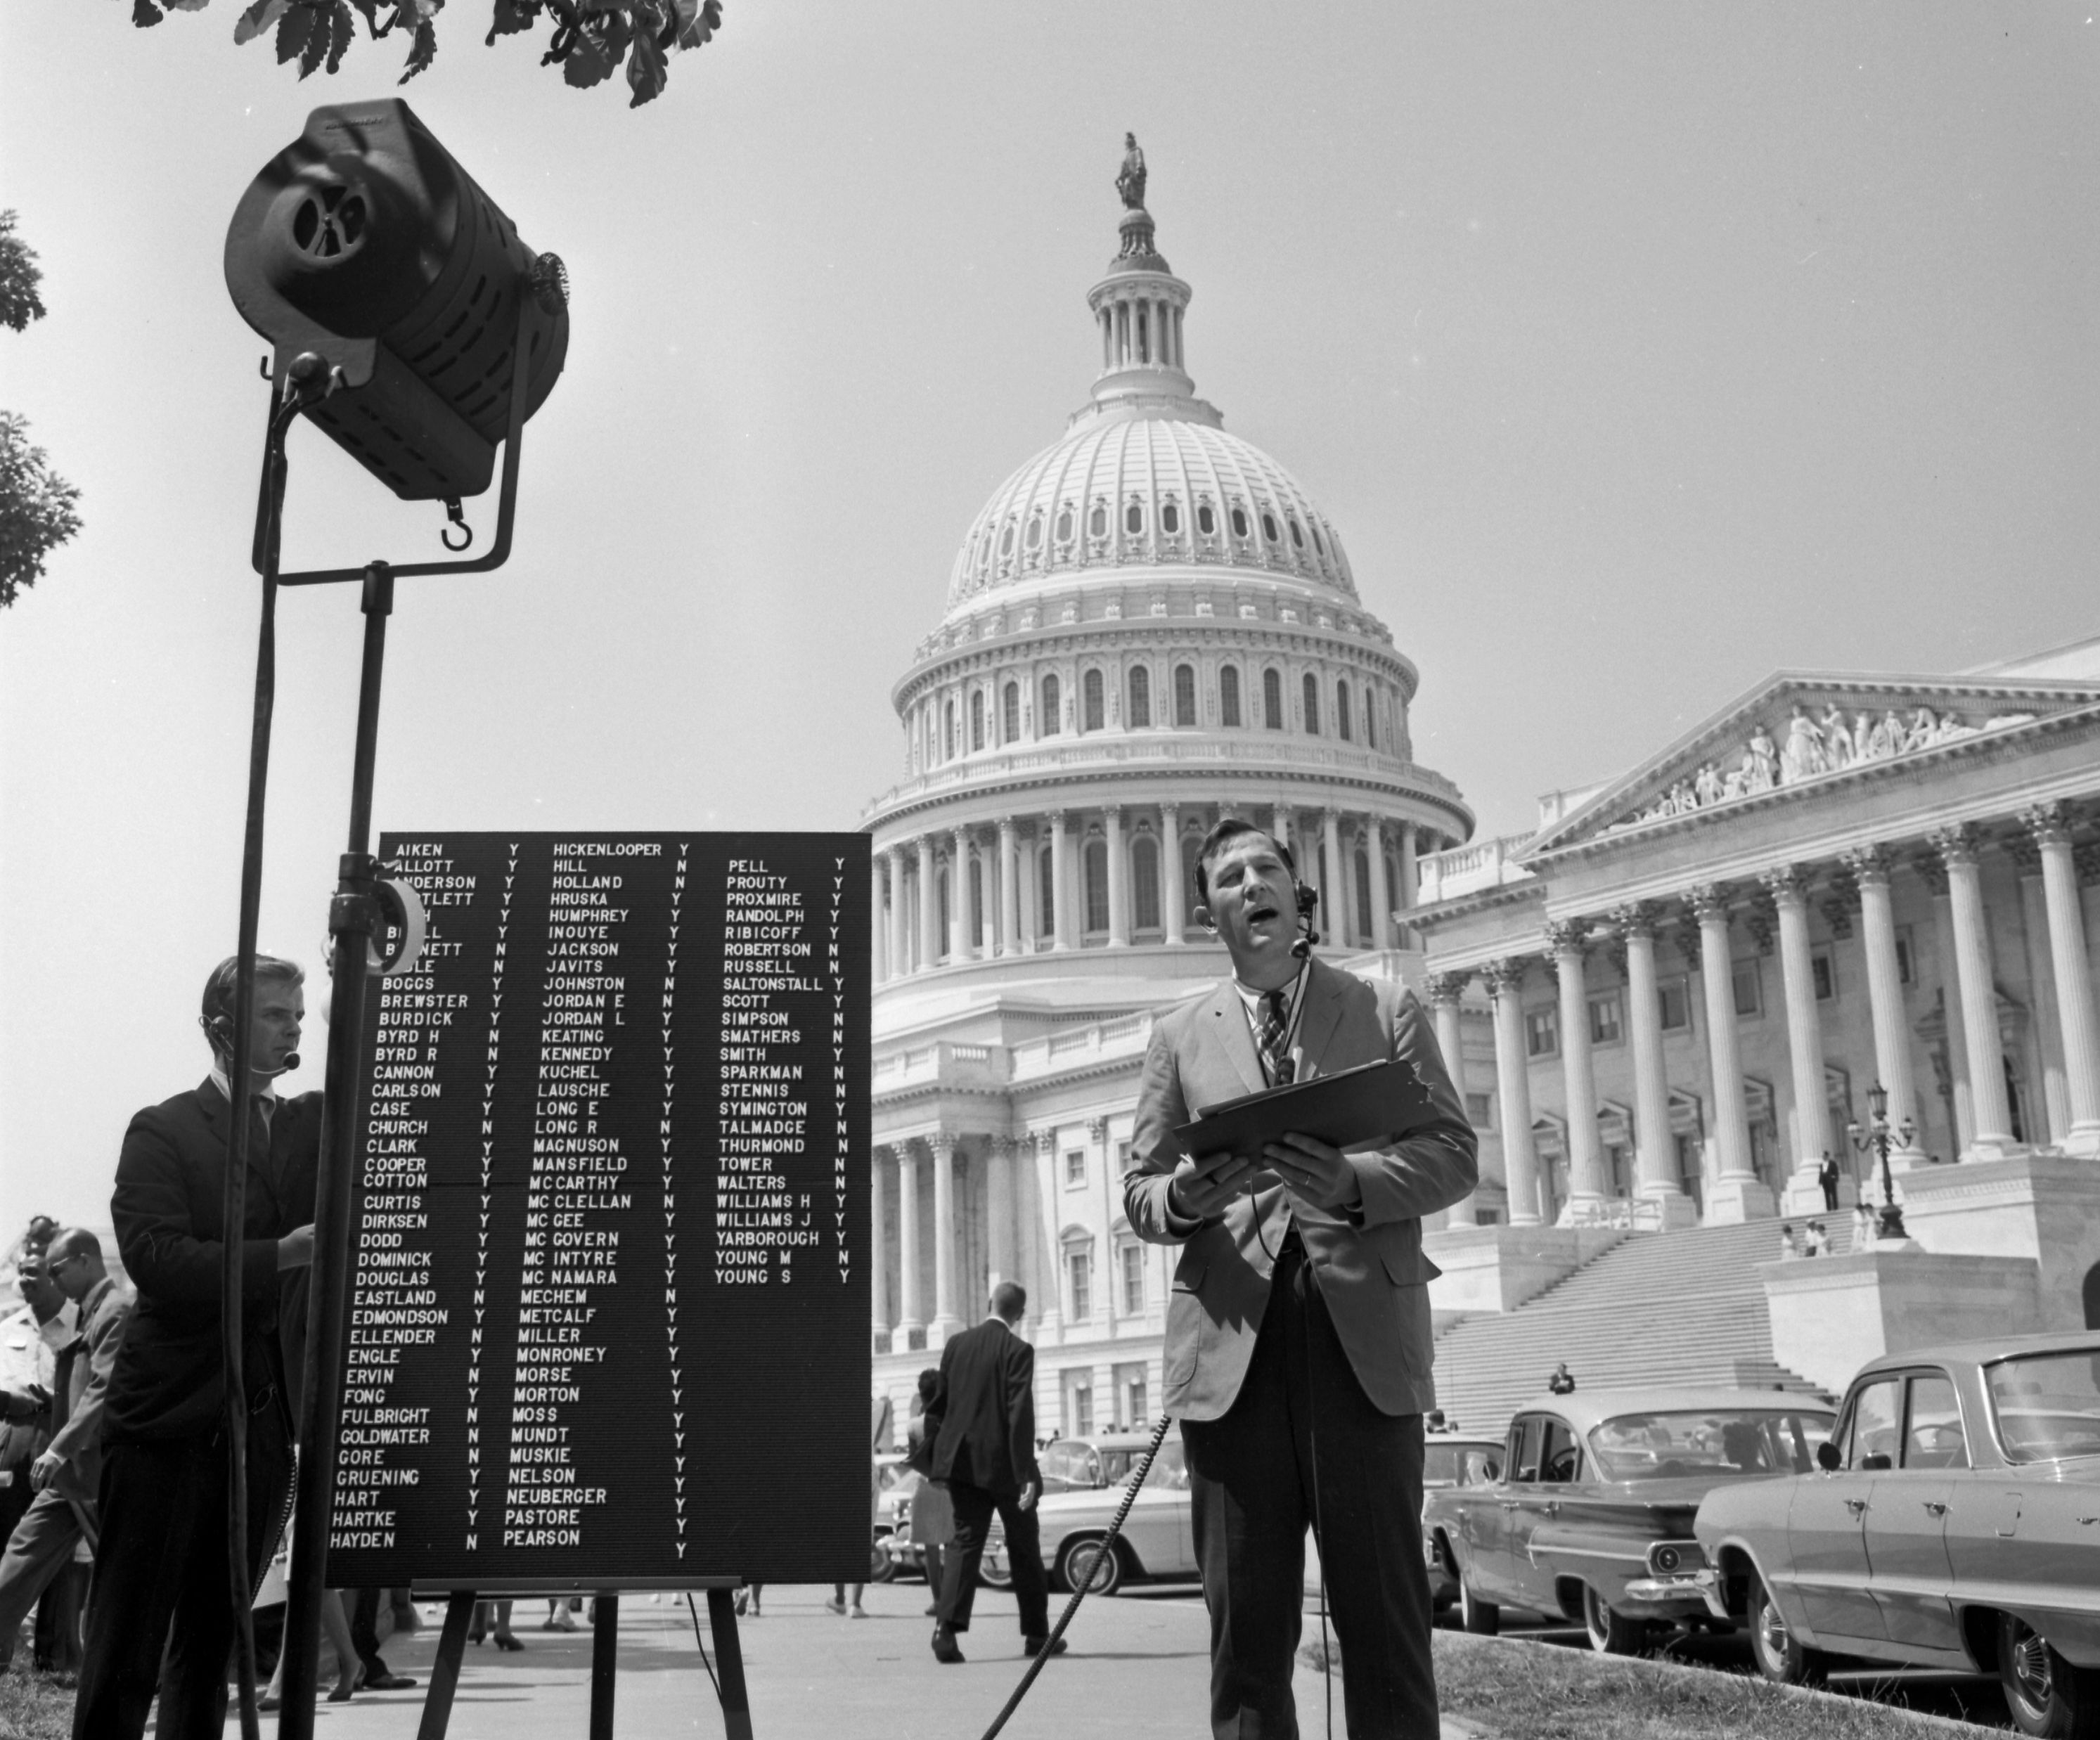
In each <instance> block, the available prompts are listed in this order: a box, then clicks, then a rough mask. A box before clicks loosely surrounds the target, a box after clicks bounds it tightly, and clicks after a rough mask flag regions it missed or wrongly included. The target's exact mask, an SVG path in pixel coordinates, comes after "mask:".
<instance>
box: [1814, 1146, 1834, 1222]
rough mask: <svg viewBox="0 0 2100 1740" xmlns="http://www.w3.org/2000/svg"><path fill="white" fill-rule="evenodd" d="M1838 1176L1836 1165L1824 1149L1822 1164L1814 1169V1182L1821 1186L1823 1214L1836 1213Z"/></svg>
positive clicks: (1828, 1152) (1826, 1149)
mask: <svg viewBox="0 0 2100 1740" xmlns="http://www.w3.org/2000/svg"><path fill="white" fill-rule="evenodd" d="M1839 1176H1840V1174H1839V1173H1838V1163H1837V1161H1836V1160H1834V1159H1832V1158H1831V1157H1830V1150H1829V1149H1828V1148H1825V1149H1824V1150H1823V1164H1821V1165H1820V1166H1819V1167H1817V1168H1815V1181H1816V1182H1817V1183H1818V1184H1820V1185H1821V1186H1823V1212H1824V1213H1825V1214H1835V1213H1837V1212H1838V1177H1839Z"/></svg>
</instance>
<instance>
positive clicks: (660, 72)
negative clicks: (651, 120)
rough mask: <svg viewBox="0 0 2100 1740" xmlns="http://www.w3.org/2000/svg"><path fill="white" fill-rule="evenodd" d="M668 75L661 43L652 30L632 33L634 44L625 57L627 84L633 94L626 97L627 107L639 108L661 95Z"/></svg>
mask: <svg viewBox="0 0 2100 1740" xmlns="http://www.w3.org/2000/svg"><path fill="white" fill-rule="evenodd" d="M669 76H670V68H669V66H668V64H667V63H666V60H665V58H664V48H663V45H662V44H661V43H660V42H658V41H657V40H656V33H655V31H654V30H637V31H636V32H635V33H634V46H633V51H631V52H630V53H629V55H628V57H627V84H628V88H629V90H631V91H633V93H634V95H633V96H632V97H630V98H629V99H628V104H627V106H628V107H629V108H641V107H642V104H644V103H647V102H649V101H651V100H652V99H655V98H656V97H658V96H660V95H663V91H664V83H665V82H666V81H667V80H668V77H669Z"/></svg>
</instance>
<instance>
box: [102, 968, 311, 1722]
mask: <svg viewBox="0 0 2100 1740" xmlns="http://www.w3.org/2000/svg"><path fill="white" fill-rule="evenodd" d="M301 978H302V974H301V973H300V970H299V969H298V966H297V965H294V964H293V962H291V961H278V960H273V959H271V958H268V957H267V956H266V957H263V958H261V959H258V961H257V962H256V965H255V1000H254V1023H253V1058H254V1061H253V1063H252V1066H251V1078H250V1080H248V1081H247V1082H245V1083H243V1084H240V1088H239V1089H238V1090H237V1097H238V1098H239V1100H240V1111H238V1112H236V1111H235V1109H234V1107H233V1105H232V1101H233V1099H234V1098H235V1097H236V1089H234V1088H233V1087H232V1085H231V1084H229V1083H228V1081H227V1071H229V1069H230V1068H231V1067H232V1051H233V1013H232V1012H233V1001H234V979H235V963H234V962H233V961H223V962H221V963H220V965H219V966H218V968H217V969H216V970H214V972H213V974H212V975H211V977H210V978H209V979H208V980H206V981H205V991H204V1007H203V1014H202V1017H201V1023H200V1024H201V1026H202V1027H203V1028H204V1030H205V1036H206V1038H207V1039H209V1040H210V1044H211V1049H212V1072H211V1075H210V1077H209V1078H208V1079H207V1080H205V1082H204V1083H203V1084H201V1085H200V1086H198V1087H196V1088H194V1089H191V1090H190V1091H189V1092H188V1093H179V1094H177V1095H176V1096H175V1097H174V1098H173V1099H171V1100H165V1101H163V1102H161V1104H160V1105H158V1106H148V1107H147V1108H146V1109H145V1110H144V1111H142V1112H140V1113H139V1114H138V1115H137V1116H135V1117H134V1118H133V1119H132V1120H131V1126H130V1128H129V1129H127V1130H126V1132H125V1133H124V1146H123V1150H122V1152H121V1154H120V1155H119V1156H118V1159H117V1189H116V1191H115V1194H114V1195H113V1196H112V1197H111V1199H110V1212H111V1214H112V1216H113V1217H114V1219H115V1221H116V1223H117V1245H118V1247H119V1248H120V1249H121V1251H122V1252H123V1255H124V1266H125V1268H126V1270H128V1271H129V1273H130V1277H131V1281H132V1284H133V1285H134V1286H135V1287H136V1288H137V1289H138V1300H137V1303H136V1304H135V1305H134V1306H133V1307H132V1311H131V1318H130V1323H128V1324H127V1325H126V1328H125V1332H124V1339H123V1343H122V1345H121V1347H120V1348H119V1349H117V1362H116V1365H115V1367H114V1368H113V1370H112V1371H111V1373H110V1377H109V1387H108V1394H107V1397H106V1398H105V1400H104V1404H103V1433H102V1445H103V1462H102V1479H101V1486H100V1507H99V1508H100V1510H101V1522H102V1540H101V1544H100V1548H99V1551H98V1552H97V1555H96V1558H95V1581H94V1584H93V1587H92V1588H91V1589H90V1593H89V1597H88V1616H87V1645H86V1658H85V1661H84V1663H83V1664H82V1669H81V1676H80V1694H79V1698H78V1699H77V1702H75V1704H74V1706H73V1736H74V1740H132V1737H135V1736H137V1735H139V1733H142V1732H143V1729H144V1727H145V1723H146V1712H147V1710H148V1706H149V1705H151V1703H152V1700H153V1694H154V1689H155V1686H156V1684H158V1686H159V1689H160V1694H161V1716H160V1722H159V1725H158V1728H157V1730H156V1732H157V1733H158V1734H159V1735H160V1736H161V1740H205V1737H206V1736H209V1737H210V1740H218V1735H219V1734H220V1733H221V1732H222V1731H223V1728H224V1725H225V1721H226V1663H227V1655H228V1653H229V1652H230V1650H231V1649H232V1644H233V1636H234V1614H233V1608H232V1600H231V1598H230V1593H229V1581H230V1579H229V1577H228V1574H227V1551H226V1543H227V1534H228V1530H229V1528H230V1526H231V1523H230V1518H229V1514H228V1511H227V1454H228V1452H227V1442H226V1433H225V1425H224V1416H225V1411H226V1391H225V1386H224V1383H223V1376H222V1371H223V1367H222V1361H221V1356H220V1345H219V1341H220V1337H219V1293H220V1283H219V1275H220V1264H221V1261H222V1252H223V1249H224V1240H225V1239H226V1238H227V1235H228V1234H227V1228H226V1226H224V1224H223V1212H224V1211H223V1195H222V1191H223V1188H224V1180H225V1174H226V1148H227V1120H229V1118H231V1117H233V1116H236V1115H245V1116H246V1117H248V1118H249V1119H250V1120H252V1122H251V1124H250V1128H249V1148H248V1181H247V1183H248V1195H247V1206H246V1215H245V1223H244V1224H243V1225H242V1226H240V1228H238V1229H237V1230H235V1232H234V1234H233V1236H236V1237H237V1238H239V1239H240V1243H241V1311H242V1315H241V1327H242V1331H243V1341H244V1349H243V1353H242V1367H243V1372H244V1376H245V1380H246V1389H247V1397H248V1479H247V1494H246V1498H247V1520H248V1544H249V1559H250V1564H249V1574H250V1575H251V1576H253V1575H256V1574H260V1572H261V1570H262V1566H263V1564H264V1562H265V1561H266V1560H267V1557H268V1555H269V1553H270V1551H271V1547H272V1546H273V1545H274V1541H273V1539H272V1537H273V1535H274V1534H275V1532H276V1524H277V1519H278V1518H279V1517H280V1515H281V1514H282V1513H283V1509H284V1503H285V1493H286V1491H287V1490H288V1489H289V1484H290V1479H291V1464H292V1410H293V1406H294V1405H295V1402H294V1398H292V1397H290V1396H289V1395H288V1394H287V1393H286V1389H285V1362H284V1357H283V1354H282V1351H281V1349H280V1347H279V1345H278V1338H277V1305H278V1296H279V1292H280V1287H281V1285H282V1283H283V1281H284V1279H285V1275H286V1274H288V1272H289V1271H291V1270H296V1269H300V1268H303V1267H305V1266H306V1265H307V1263H308V1262H310V1261H311V1260H312V1256H313V1239H314V1231H313V1226H312V1221H313V1213H314V1174H315V1166H316V1164H318V1161H319V1159H320V1128H321V1106H320V1101H321V1097H320V1094H318V1093H307V1094H302V1095H301V1096H299V1097H298V1098H297V1099H292V1100H280V1099H279V1098H278V1097H277V1095H276V1092H275V1090H274V1089H272V1087H271V1082H272V1081H273V1080H274V1079H275V1078H276V1076H278V1075H282V1074H283V1073H284V1072H285V1070H286V1069H287V1068H289V1067H291V1064H290V1062H289V1060H290V1059H291V1058H293V1054H294V1053H295V1052H296V1050H297V1048H298V1042H299V1022H300V1021H301V1019H302V1017H303V1015H304V1014H305V1009H306V1003H305V997H304V994H303V993H302V991H301V989H300V982H301Z"/></svg>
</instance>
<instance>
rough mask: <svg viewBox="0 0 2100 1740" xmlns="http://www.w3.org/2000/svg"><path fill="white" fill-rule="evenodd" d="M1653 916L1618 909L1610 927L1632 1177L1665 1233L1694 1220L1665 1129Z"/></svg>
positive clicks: (1665, 1078)
mask: <svg viewBox="0 0 2100 1740" xmlns="http://www.w3.org/2000/svg"><path fill="white" fill-rule="evenodd" d="M1611 921H1612V928H1613V929H1614V930H1617V932H1618V933H1619V935H1620V936H1621V938H1624V940H1625V942H1626V1045H1627V1049H1629V1050H1630V1052H1631V1053H1633V1064H1634V1175H1635V1178H1636V1179H1637V1180H1638V1183H1637V1185H1636V1186H1635V1187H1636V1189H1637V1190H1639V1194H1640V1195H1642V1196H1643V1197H1645V1198H1648V1199H1650V1200H1652V1201H1654V1202H1656V1203H1660V1204H1661V1212H1662V1216H1663V1225H1664V1226H1665V1229H1670V1228H1674V1227H1675V1226H1683V1225H1688V1224H1690V1222H1691V1221H1692V1219H1693V1218H1695V1217H1694V1215H1693V1212H1692V1199H1691V1198H1690V1197H1688V1196H1687V1195H1685V1194H1684V1181H1683V1177H1682V1175H1681V1173H1680V1169H1679V1166H1678V1164H1677V1139H1676V1137H1674V1135H1672V1134H1671V1133H1670V1078H1669V1075H1668V1073H1667V1071H1666V1069H1665V1065H1664V1062H1663V1054H1662V993H1661V987H1660V986H1659V985H1658V984H1657V980H1656V972H1655V933H1656V922H1657V912H1656V910H1655V908H1653V907H1652V906H1650V905H1648V904H1647V903H1642V904H1639V905H1636V906H1630V907H1621V908H1619V909H1618V910H1617V912H1613V913H1612V916H1611Z"/></svg>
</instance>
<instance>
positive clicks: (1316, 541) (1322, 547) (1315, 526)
mask: <svg viewBox="0 0 2100 1740" xmlns="http://www.w3.org/2000/svg"><path fill="white" fill-rule="evenodd" d="M1312 547H1313V548H1314V549H1315V550H1318V551H1319V552H1320V554H1321V555H1323V556H1324V555H1326V554H1327V546H1326V544H1324V543H1322V542H1321V538H1320V523H1319V521H1317V519H1316V520H1315V521H1313V522H1312Z"/></svg>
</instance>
